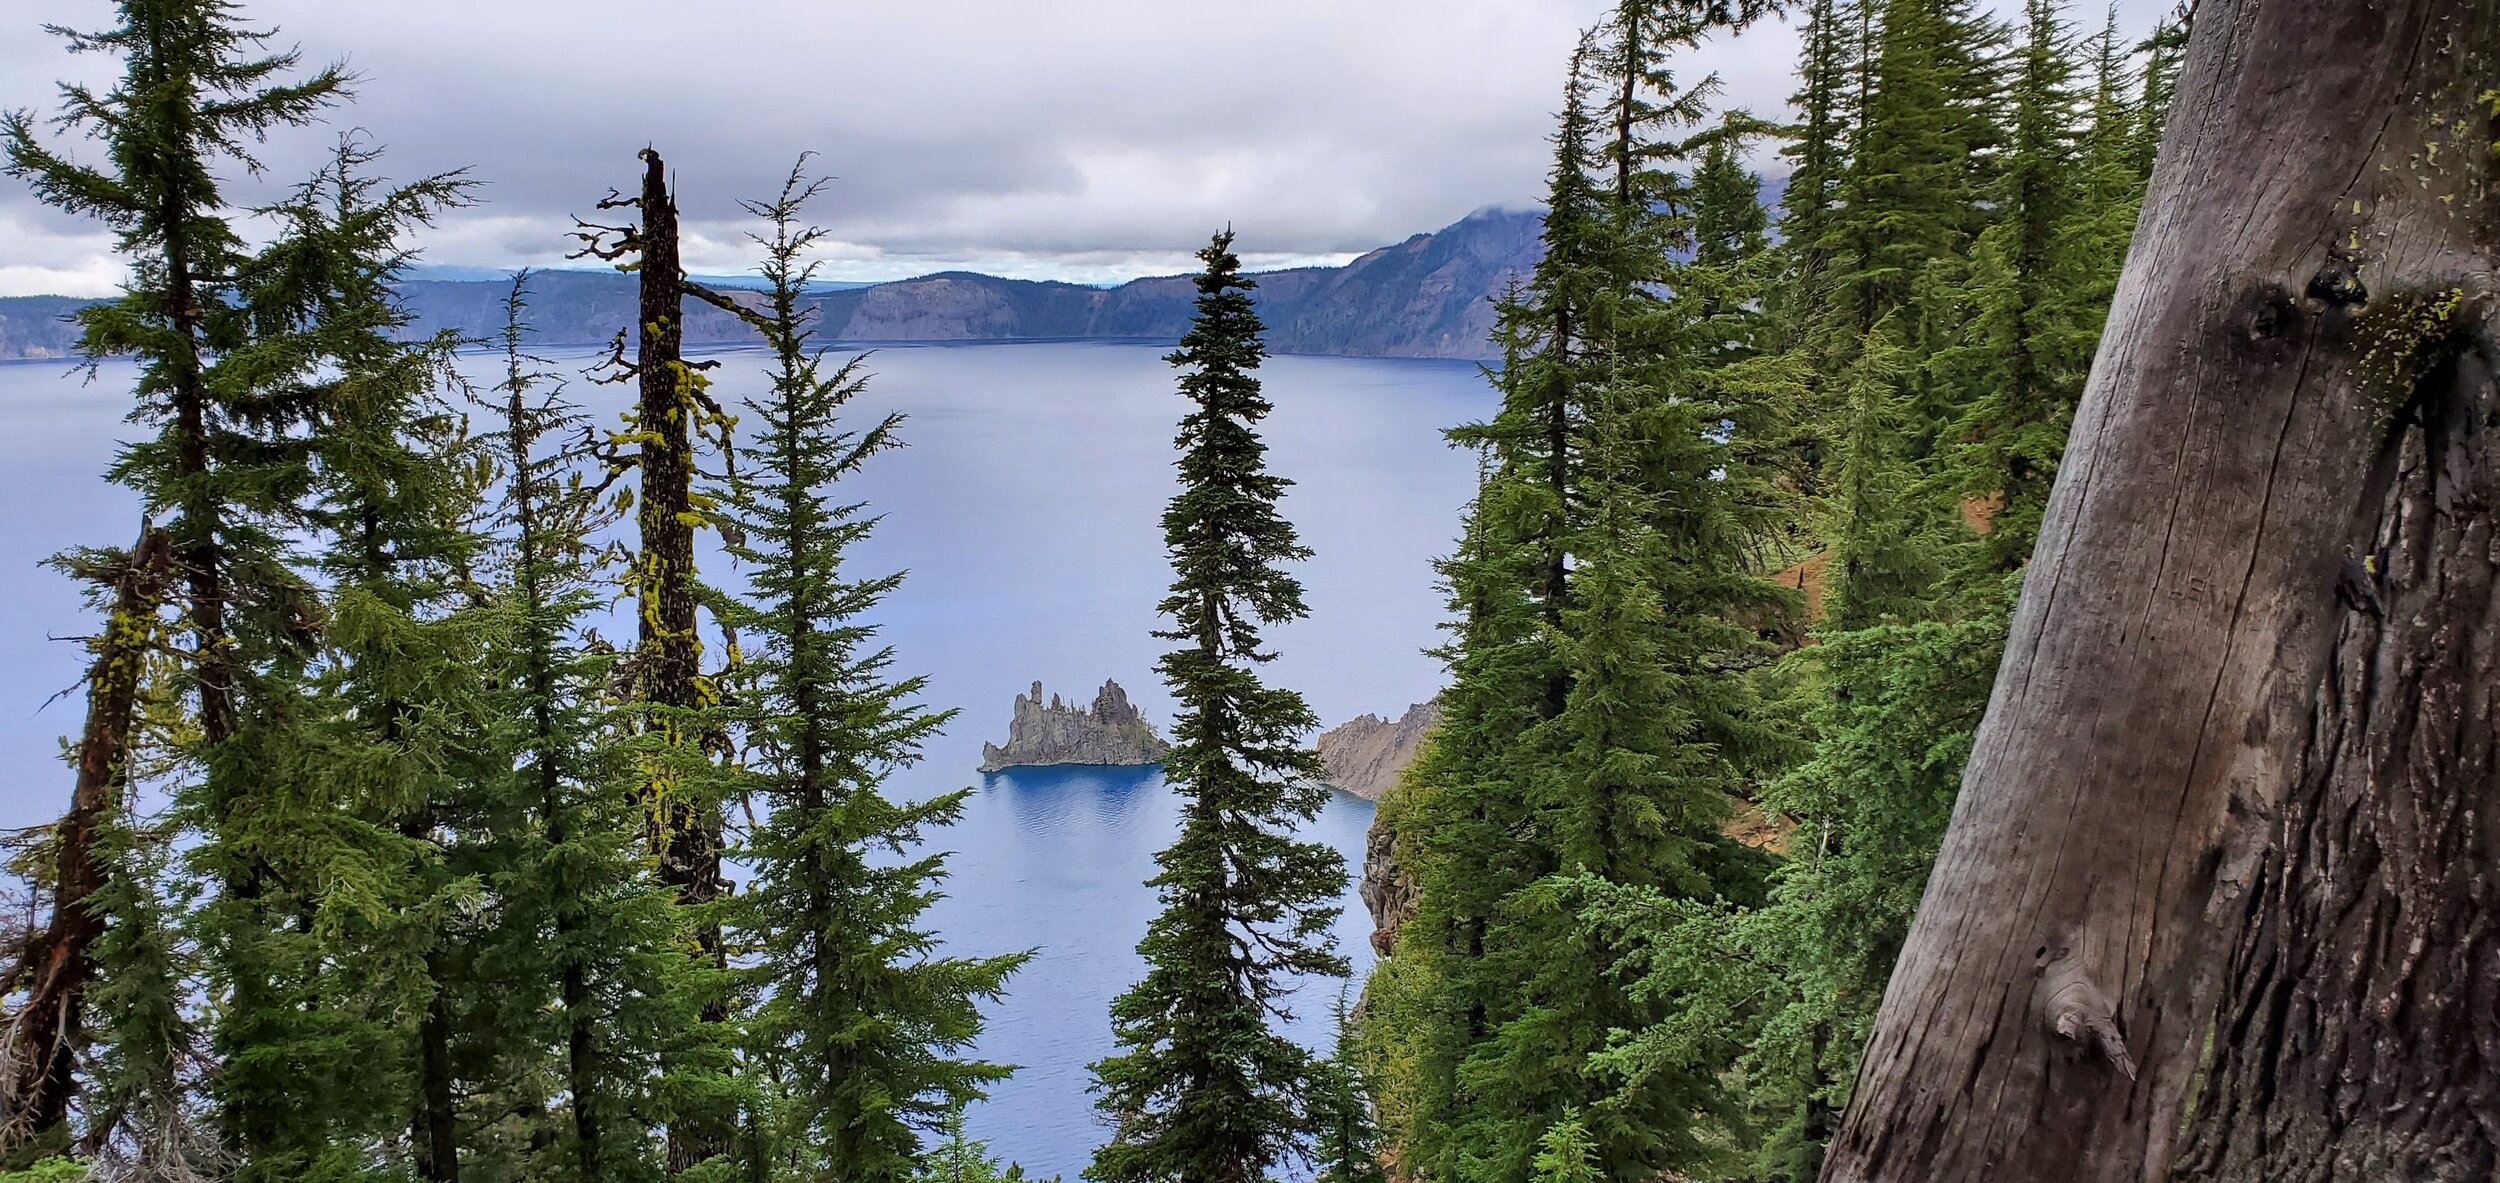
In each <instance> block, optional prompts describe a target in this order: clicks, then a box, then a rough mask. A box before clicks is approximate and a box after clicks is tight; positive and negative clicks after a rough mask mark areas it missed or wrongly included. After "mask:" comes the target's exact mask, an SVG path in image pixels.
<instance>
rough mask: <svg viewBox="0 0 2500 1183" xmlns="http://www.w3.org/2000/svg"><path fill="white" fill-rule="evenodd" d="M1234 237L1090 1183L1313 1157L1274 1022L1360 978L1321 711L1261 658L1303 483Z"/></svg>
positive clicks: (1210, 298)
mask: <svg viewBox="0 0 2500 1183" xmlns="http://www.w3.org/2000/svg"><path fill="white" fill-rule="evenodd" d="M1232 242H1233V236H1232V234H1231V232H1230V231H1226V232H1224V233H1222V234H1218V235H1216V236H1215V237H1214V239H1213V241H1211V242H1209V243H1208V245H1207V247H1206V248H1205V249H1204V250H1202V251H1200V252H1199V256H1198V257H1199V259H1200V260H1201V261H1203V262H1204V263H1205V264H1206V270H1205V271H1203V272H1202V273H1200V275H1199V276H1198V278H1197V281H1196V283H1197V289H1198V302H1197V317H1196V319H1195V321H1194V322H1193V323H1192V324H1191V326H1190V330H1189V333H1188V334H1187V335H1186V336H1184V337H1182V338H1181V346H1180V349H1179V350H1178V351H1177V352H1175V353H1173V354H1172V355H1171V362H1172V364H1173V365H1175V366H1178V367H1181V368H1182V369H1183V371H1184V373H1183V374H1182V376H1181V380H1180V387H1181V393H1182V395H1183V396H1184V397H1186V398H1187V399H1188V400H1189V403H1190V408H1191V409H1190V411H1189V413H1188V414H1187V415H1185V416H1184V417H1183V418H1182V420H1181V429H1180V436H1179V439H1178V441H1177V447H1178V448H1179V449H1180V452H1181V457H1180V460H1179V462H1178V468H1179V473H1180V483H1181V488H1180V492H1179V493H1178V494H1176V495H1175V496H1174V497H1173V499H1172V502H1171V505H1170V506H1169V507H1168V508H1167V509H1166V510H1165V511H1164V517H1163V526H1164V539H1165V543H1166V547H1167V550H1168V552H1169V554H1170V556H1171V559H1172V566H1173V575H1174V579H1173V582H1172V594H1171V595H1170V596H1168V597H1166V598H1165V599H1164V601H1163V603H1162V605H1161V609H1162V611H1163V613H1164V614H1165V615H1166V616H1167V617H1169V618H1170V620H1171V622H1172V623H1171V627H1169V628H1167V629H1163V630H1159V631H1158V632H1157V634H1156V635H1157V636H1160V637H1164V638H1166V639H1169V640H1172V641H1177V642H1180V647H1179V648H1176V649H1174V650H1172V651H1170V652H1169V653H1167V654H1165V655H1164V657H1163V659H1162V660H1161V661H1160V662H1159V663H1158V668H1159V669H1160V670H1161V671H1162V673H1163V676H1164V680H1165V682H1166V683H1167V684H1168V685H1169V686H1170V687H1171V688H1172V694H1173V697H1174V698H1175V700H1177V701H1178V703H1179V705H1180V716H1179V719H1178V720H1177V721H1176V723H1175V724H1174V728H1173V736H1174V744H1173V748H1172V751H1171V753H1170V754H1169V755H1167V756H1166V757H1165V758H1164V764H1163V768H1164V775H1165V776H1166V777H1167V778H1169V780H1170V781H1171V783H1172V785H1173V786H1174V787H1175V788H1176V789H1177V790H1178V791H1179V792H1180V793H1181V795H1182V797H1183V800H1184V804H1183V807H1182V822H1181V833H1180V837H1179V838H1178V839H1177V840H1175V841H1174V842H1173V844H1172V845H1171V846H1170V847H1168V848H1167V849H1165V850H1164V851H1163V853H1162V854H1161V855H1159V856H1157V859H1156V864H1157V866H1159V867H1160V868H1161V872H1160V873H1159V874H1157V875H1156V876H1155V878H1154V879H1153V880H1151V881H1150V883H1151V885H1152V886H1153V887H1154V888H1155V889H1156V892H1157V895H1158V898H1159V899H1160V900H1161V901H1162V904H1163V911H1162V913H1161V914H1160V915H1158V916H1157V917H1156V918H1155V919H1154V920H1153V921H1152V922H1151V923H1150V924H1149V925H1148V926H1147V930H1146V937H1145V940H1144V941H1142V942H1140V943H1139V945H1138V952H1139V953H1140V954H1142V955H1143V956H1144V957H1145V960H1146V965H1147V970H1146V976H1145V978H1144V979H1143V980H1141V981H1140V982H1138V983H1137V985H1135V986H1134V987H1131V988H1130V989H1129V991H1128V992H1127V993H1125V994H1123V995H1121V996H1120V997H1119V999H1117V1000H1116V1001H1114V1002H1113V1003H1112V1008H1111V1019H1112V1031H1113V1034H1114V1036H1115V1038H1116V1039H1117V1040H1118V1043H1119V1048H1120V1050H1118V1051H1117V1052H1115V1053H1114V1054H1112V1055H1111V1056H1109V1057H1107V1058H1105V1059H1103V1060H1100V1061H1098V1062H1096V1063H1095V1064H1094V1068H1093V1071H1094V1082H1095V1083H1094V1090H1095V1096H1096V1102H1095V1103H1096V1105H1097V1107H1098V1108H1099V1109H1100V1110H1101V1112H1102V1114H1103V1116H1104V1117H1105V1118H1106V1119H1107V1120H1108V1121H1109V1123H1110V1125H1111V1131H1112V1133H1111V1140H1110V1141H1109V1142H1108V1143H1106V1144H1105V1145H1104V1146H1102V1147H1101V1148H1100V1149H1099V1150H1097V1151H1096V1152H1095V1154H1094V1162H1093V1165H1092V1166H1091V1167H1090V1168H1088V1169H1087V1171H1086V1177H1087V1178H1089V1179H1092V1180H1095V1181H1096V1183H1166V1181H1169V1183H1260V1181H1261V1180H1264V1179H1266V1178H1267V1177H1268V1172H1269V1171H1270V1170H1271V1169H1273V1168H1274V1167H1276V1166H1277V1165H1278V1164H1279V1163H1281V1162H1284V1161H1286V1160H1288V1159H1291V1158H1302V1157H1306V1156H1307V1154H1308V1150H1309V1146H1310V1139H1311V1137H1312V1136H1313V1133H1314V1130H1313V1128H1312V1114H1311V1112H1310V1100H1309V1098H1310V1091H1311V1089H1312V1087H1313V1086H1314V1084H1315V1076H1316V1074H1317V1066H1316V1065H1315V1064H1314V1062H1313V1056H1312V1054H1311V1052H1310V1051H1309V1050H1307V1049H1305V1048H1304V1047H1302V1046H1301V1045H1300V1044H1298V1043H1296V1042H1294V1041H1293V1040H1292V1039H1291V1038H1289V1037H1287V1036H1285V1035H1283V1034H1282V1033H1280V1032H1278V1031H1277V1030H1276V1024H1278V1023H1281V1022H1283V1021H1285V1020H1286V1019H1287V1018H1288V1017H1289V1016H1290V1014H1291V1011H1290V1008H1289V1006H1288V1000H1289V996H1290V994H1291V992H1292V990H1293V988H1294V981H1293V979H1294V978H1296V977H1300V976H1306V975H1324V976H1343V975H1344V974H1345V973H1346V964H1345V960H1344V959H1343V958H1342V957H1340V956H1338V955H1337V953H1336V952H1335V951H1334V950H1333V949H1332V948H1331V947H1330V936H1329V930H1330V926H1331V925H1332V924H1334V923H1335V921H1336V917H1337V904H1336V901H1337V900H1338V899H1339V898H1340V897H1341V896H1342V895H1343V893H1344V891H1345V882H1346V877H1345V866H1344V861H1343V859H1341V858H1340V857H1339V856H1338V854H1337V852H1336V851H1335V850H1333V849H1331V848H1329V847H1328V846H1326V845H1323V844H1320V843H1316V842H1308V841H1303V840H1301V839H1300V838H1298V837H1296V834H1295V831H1296V830H1297V828H1299V827H1300V826H1302V825H1304V824H1307V823H1308V822H1309V821H1310V820H1311V819H1313V818H1314V817H1316V816H1318V814H1319V811H1320V809H1321V807H1322V806H1323V805H1324V804H1326V801H1327V794H1328V792H1329V790H1328V789H1327V788H1326V787H1325V786H1324V785H1322V784H1321V783H1320V782H1319V777H1320V776H1321V769H1320V764H1319V759H1318V757H1317V756H1315V755H1314V754H1313V753H1312V752H1311V751H1310V750H1309V749H1307V748H1304V747H1302V746H1301V745H1300V736H1301V735H1302V734H1304V733H1305V732H1307V731H1308V730H1309V729H1310V728H1311V727H1312V726H1313V725H1314V722H1315V721H1314V719H1313V718H1312V715H1311V711H1310V708H1309V707H1308V706H1306V705H1304V703H1303V701H1302V696H1301V695H1299V694H1296V693H1294V692H1293V691H1290V690H1283V689H1277V688H1273V687H1269V686H1266V685H1265V684H1263V683H1262V682H1261V681H1260V679H1259V676H1258V673H1257V666H1258V665H1259V664H1260V663H1262V662H1265V661H1267V660H1268V659H1269V658H1270V657H1271V656H1272V655H1271V654H1270V653H1269V652H1268V651H1266V650H1265V649H1264V648H1263V647H1262V641H1261V636H1260V630H1261V628H1262V626H1265V625H1270V624H1275V623H1280V622H1283V621H1288V620H1293V619H1297V618H1299V617H1301V616H1303V615H1304V614H1305V612H1306V611H1307V610H1306V609H1305V607H1304V606H1303V601H1302V586H1301V584H1300V582H1299V581H1297V580H1296V579H1294V577H1293V576H1292V575H1291V574H1289V573H1287V572H1286V571H1285V569H1284V564H1286V563H1290V562H1295V561H1298V560H1300V559H1303V558H1305V557H1307V556H1308V554H1309V551H1307V550H1306V549H1305V548H1304V547H1303V546H1302V544H1301V543H1300V541H1299V540H1298V538H1297V537H1296V534H1295V531H1294V528H1293V525H1292V523H1290V522H1288V521H1286V520H1285V518H1284V517H1283V516H1282V515H1280V514H1279V513H1278V512H1277V501H1278V499H1279V498H1280V497H1282V496H1283V494H1284V492H1285V490H1286V488H1287V487H1288V486H1289V484H1290V482H1288V481H1286V480H1285V479H1284V478H1282V477H1279V476H1276V475H1275V474H1273V473H1271V472H1269V471H1268V468H1267V445H1266V444H1265V443H1264V442H1263V441H1262V440H1261V438H1260V436H1259V432H1258V425H1259V422H1260V421H1261V420H1263V419H1265V418H1266V417H1267V414H1268V411H1269V409H1270V407H1269V403H1268V402H1267V400H1266V398H1265V397H1264V396H1263V395H1262V394H1261V393H1260V390H1259V382H1258V378H1257V376H1256V375H1255V373H1254V372H1253V371H1255V370H1256V369H1257V367H1258V365H1259V362H1260V360H1261V359H1262V357H1263V356H1264V355H1265V348H1264V346H1263V345H1262V343H1261V341H1260V333H1261V329H1260V325H1259V319H1258V316H1257V314H1256V312H1254V311H1253V309H1252V305H1251V300H1250V295H1249V292H1250V289H1251V288H1252V287H1253V286H1254V285H1253V282H1252V281H1251V280H1249V279H1248V278H1246V277H1244V276H1243V275H1242V274H1241V270H1240V268H1241V263H1240V260H1239V259H1238V258H1237V257H1235V256H1234V254H1233V251H1232Z"/></svg>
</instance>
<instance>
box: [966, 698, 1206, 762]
mask: <svg viewBox="0 0 2500 1183" xmlns="http://www.w3.org/2000/svg"><path fill="white" fill-rule="evenodd" d="M1171 750H1172V745H1170V744H1168V743H1165V742H1163V737H1162V736H1159V735H1156V734H1155V729H1154V726H1153V725H1152V724H1150V723H1148V722H1146V716H1145V715H1144V714H1143V713H1141V712H1139V711H1138V709H1137V708H1136V707H1134V706H1131V705H1129V701H1128V691H1125V690H1122V689H1120V684H1119V683H1118V682H1108V681H1107V682H1104V683H1103V684H1102V689H1101V690H1098V691H1096V692H1095V693H1094V705H1093V706H1092V707H1090V708H1081V707H1077V706H1075V705H1072V704H1069V703H1064V702H1061V701H1060V700H1059V696H1058V695H1056V694H1054V695H1051V696H1050V700H1049V701H1048V702H1044V701H1043V700H1042V684H1041V683H1039V682H1035V683H1033V693H1032V694H1031V695H1029V696H1027V695H1022V694H1019V695H1017V696H1016V713H1015V718H1014V719H1012V720H1011V721H1009V722H1008V724H1007V745H1006V746H1005V747H1000V746H999V745H997V744H990V743H985V744H982V745H981V771H983V772H996V771H998V770H1000V769H1002V768H1025V767H1032V766H1036V765H1045V764H1160V763H1162V762H1163V757H1164V755H1165V754H1166V753H1168V752H1170V751H1171Z"/></svg>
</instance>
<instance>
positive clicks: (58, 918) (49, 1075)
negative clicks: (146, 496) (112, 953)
mask: <svg viewBox="0 0 2500 1183" xmlns="http://www.w3.org/2000/svg"><path fill="white" fill-rule="evenodd" d="M115 557H116V558H118V559H119V560H120V561H118V562H115V563H113V564H111V565H110V566H99V567H92V568H89V569H84V570H82V571H81V572H80V573H81V574H83V575H85V576H86V577H88V578H90V579H93V580H94V581H96V582H97V583H99V584H101V585H103V586H106V587H109V588H111V589H112V591H113V598H112V609H111V614H110V615H109V616H108V617H107V618H106V621H105V625H104V632H103V634H102V635H100V636H98V637H97V638H96V639H95V641H94V643H93V646H94V650H95V659H94V661H93V662H92V663H90V664H89V665H88V667H87V723H86V728H85V730H84V731H83V732H82V733H81V735H80V737H79V743H78V780H77V785H76V787H75V788H74V789H73V790H72V791H71V793H70V806H69V813H68V815H67V816H65V817H63V818H62V819H61V823H60V825H59V827H58V828H57V829H56V830H55V831H54V837H53V842H54V847H53V866H54V871H53V885H52V919H51V922H50V923H49V924H47V925H46V926H45V927H44V930H43V932H41V933H40V934H38V935H37V936H36V937H35V939H34V940H32V941H30V942H28V943H27V946H26V949H25V951H24V953H23V954H22V955H21V956H20V958H19V960H18V962H17V964H16V965H15V966H13V967H11V969H10V970H9V974H8V977H7V978H6V979H5V983H4V984H0V992H4V993H16V992H18V991H24V992H25V995H26V1001H25V1003H24V1004H23V1005H22V1006H20V1007H19V1008H18V1010H17V1013H16V1014H14V1015H12V1016H10V1018H9V1022H8V1027H7V1029H6V1032H5V1034H4V1035H0V1049H5V1050H4V1051H0V1152H6V1151H9V1150H14V1149H16V1148H18V1147H21V1146H24V1145H27V1144H28V1143H30V1142H34V1141H36V1140H39V1139H41V1138H42V1137H44V1136H45V1135H46V1134H48V1133H50V1132H51V1131H52V1130H54V1129H57V1128H59V1127H60V1125H61V1124H62V1123H63V1122H66V1121H67V1120H69V1106H70V1098H71V1095H72V1092H73V1091H74V1089H75V1088H76V1078H75V1073H76V1070H77V1066H78V1052H79V1050H80V1048H81V1046H82V1045H83V1044H84V1043H85V1040H84V1038H83V1036H82V1033H81V1031H80V1019H79V1016H80V1012H81V1011H82V1010H83V1009H84V1005H85V1002H86V995H87V985H88V983H89V982H91V981H93V980H94V978H95V943H96V941H97V939H98V938H100V937H102V936H103V935H104V919H105V918H104V917H102V916H100V915H97V914H96V913H95V912H93V911H91V910H90V908H89V905H90V903H91V901H92V900H93V899H94V898H95V895H96V893H97V892H99V891H101V890H103V888H104V884H105V879H106V877H107V876H108V875H109V874H110V873H111V871H110V868H108V867H107V866H106V865H105V864H104V861H103V856H102V854H101V852H100V851H99V850H98V849H97V843H98V840H99V839H100V838H101V837H102V836H103V831H104V828H105V827H106V826H107V825H110V824H111V823H112V815H113V813H114V811H115V810H117V809H118V808H119V807H120V806H121V803H122V795H123V792H124V789H125V786H126V785H127V784H128V775H127V771H128V768H129V756H130V731H131V721H132V719H133V718H134V716H135V715H136V713H137V709H138V704H139V695H140V692H141V689H142V686H143V685H144V683H145V680H146V672H147V660H148V655H149V652H150V650H151V649H153V648H154V647H155V646H156V644H157V643H158V640H159V633H160V632H161V630H162V624H163V622H162V621H161V620H159V619H158V613H159V612H160V611H161V610H162V609H163V607H164V604H165V599H166V597H167V595H168V594H169V592H170V590H171V587H172V584H173V578H174V570H173V566H174V564H173V542H172V539H171V537H170V536H169V535H167V534H166V532H165V531H163V530H160V529H155V528H150V529H147V530H145V531H143V532H141V534H140V536H139V542H138V545H137V546H135V547H133V548H132V549H131V551H130V553H129V554H127V555H120V556H115Z"/></svg>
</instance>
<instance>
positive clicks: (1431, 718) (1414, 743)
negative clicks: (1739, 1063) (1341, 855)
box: [1318, 698, 1441, 801]
mask: <svg viewBox="0 0 2500 1183" xmlns="http://www.w3.org/2000/svg"><path fill="white" fill-rule="evenodd" d="M1440 721H1441V700H1440V699H1438V698H1435V699H1433V700H1432V701H1430V702H1420V703H1417V704H1415V705H1414V706H1411V707H1408V708H1406V714H1404V715H1402V716H1400V717H1399V718H1398V719H1397V721H1395V722H1391V721H1389V720H1387V719H1383V718H1381V717H1380V716H1378V715H1357V716H1355V717H1354V718H1353V719H1350V720H1348V721H1346V722H1343V723H1340V724H1338V725H1336V726H1334V727H1331V728H1329V729H1328V730H1327V731H1325V732H1322V733H1321V734H1320V737H1319V744H1318V747H1319V758H1320V763H1322V764H1325V765H1327V767H1328V776H1327V781H1328V783H1329V784H1331V785H1334V786H1335V787H1337V788H1340V789H1343V790H1345V791H1346V792H1349V793H1352V794H1354V795H1355V796H1357V797H1361V798H1363V799H1364V800H1366V801H1378V800H1380V799H1381V798H1382V797H1383V796H1386V795H1387V794H1388V792H1389V790H1390V789H1391V788H1393V787H1395V786H1396V784H1397V783H1398V777H1400V776H1402V775H1404V774H1405V772H1406V766H1407V765H1409V764H1412V763H1414V762H1415V753H1416V752H1417V751H1419V750H1421V749H1422V747H1423V743H1424V735H1425V734H1426V733H1427V732H1430V731H1431V730H1432V728H1433V725H1434V724H1436V723H1439V722H1440Z"/></svg>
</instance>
